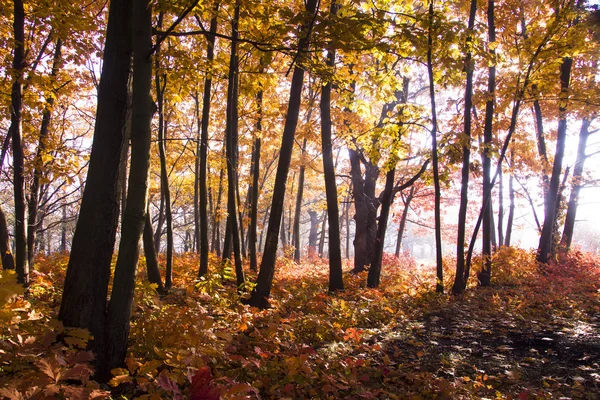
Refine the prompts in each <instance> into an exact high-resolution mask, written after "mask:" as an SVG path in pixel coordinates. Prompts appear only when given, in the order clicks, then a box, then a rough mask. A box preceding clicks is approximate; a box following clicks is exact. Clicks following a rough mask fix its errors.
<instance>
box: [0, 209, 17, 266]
mask: <svg viewBox="0 0 600 400" xmlns="http://www.w3.org/2000/svg"><path fill="white" fill-rule="evenodd" d="M0 261H2V269H15V259H14V258H13V255H12V253H11V251H10V242H9V241H8V226H7V225H6V217H5V216H4V211H3V210H2V207H0Z"/></svg>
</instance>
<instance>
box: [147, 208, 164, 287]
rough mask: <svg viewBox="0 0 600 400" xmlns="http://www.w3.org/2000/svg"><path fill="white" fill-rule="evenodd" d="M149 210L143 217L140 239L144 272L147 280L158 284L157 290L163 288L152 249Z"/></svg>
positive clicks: (152, 237)
mask: <svg viewBox="0 0 600 400" xmlns="http://www.w3.org/2000/svg"><path fill="white" fill-rule="evenodd" d="M149 211H150V210H149V209H147V210H146V218H145V219H144V233H143V237H142V241H143V243H144V255H145V257H146V273H147V276H148V282H150V283H155V284H156V285H158V288H157V289H158V291H162V290H163V284H162V278H161V277H160V270H159V269H158V259H157V258H156V250H154V232H153V230H152V218H151V217H150V212H149Z"/></svg>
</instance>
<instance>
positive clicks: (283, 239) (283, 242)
mask: <svg viewBox="0 0 600 400" xmlns="http://www.w3.org/2000/svg"><path fill="white" fill-rule="evenodd" d="M285 230H286V229H285V214H284V213H282V214H281V229H280V230H279V239H280V240H281V247H283V253H284V254H285V251H286V249H287V247H288V242H287V237H286V235H285Z"/></svg>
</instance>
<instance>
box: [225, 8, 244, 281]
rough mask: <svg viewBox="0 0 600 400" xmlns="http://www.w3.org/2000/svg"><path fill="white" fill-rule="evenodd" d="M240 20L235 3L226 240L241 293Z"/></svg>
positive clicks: (231, 60) (228, 131) (228, 99)
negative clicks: (239, 183)
mask: <svg viewBox="0 0 600 400" xmlns="http://www.w3.org/2000/svg"><path fill="white" fill-rule="evenodd" d="M239 18H240V3H239V2H236V5H235V11H234V17H233V20H232V22H231V36H232V41H231V57H230V60H229V86H228V88H227V123H226V125H227V126H226V128H225V131H226V138H225V142H226V159H227V181H228V184H227V214H228V217H227V220H228V223H227V228H228V229H229V233H228V234H226V238H225V240H231V244H232V245H233V257H234V263H235V275H236V278H237V286H238V289H240V288H241V287H242V286H243V285H244V282H245V277H244V270H243V269H242V257H241V253H240V230H239V225H238V222H241V221H238V196H237V194H238V193H237V190H236V189H237V166H238V163H237V139H238V56H237V39H238V35H239V33H238V22H239ZM223 257H225V258H229V257H230V253H229V252H225V251H224V252H223Z"/></svg>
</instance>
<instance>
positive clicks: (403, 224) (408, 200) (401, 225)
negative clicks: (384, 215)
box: [396, 186, 415, 257]
mask: <svg viewBox="0 0 600 400" xmlns="http://www.w3.org/2000/svg"><path fill="white" fill-rule="evenodd" d="M414 195H415V187H414V186H411V187H410V192H408V195H407V196H406V198H404V199H403V200H404V201H403V203H404V209H403V210H402V215H401V216H400V223H399V225H398V239H397V240H396V257H400V249H401V248H402V238H403V236H404V229H405V228H406V219H407V218H408V211H409V210H410V203H411V201H412V199H413V196H414Z"/></svg>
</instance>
